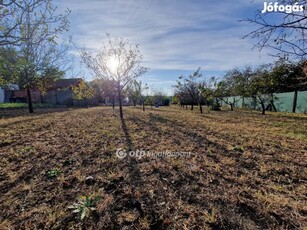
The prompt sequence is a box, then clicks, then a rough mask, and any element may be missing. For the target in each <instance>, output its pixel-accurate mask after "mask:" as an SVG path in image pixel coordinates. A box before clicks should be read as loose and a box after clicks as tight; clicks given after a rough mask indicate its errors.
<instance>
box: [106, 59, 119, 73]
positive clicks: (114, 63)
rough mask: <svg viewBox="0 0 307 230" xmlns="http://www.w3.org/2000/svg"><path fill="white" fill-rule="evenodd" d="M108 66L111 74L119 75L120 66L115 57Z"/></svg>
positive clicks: (109, 61)
mask: <svg viewBox="0 0 307 230" xmlns="http://www.w3.org/2000/svg"><path fill="white" fill-rule="evenodd" d="M107 65H108V68H109V69H110V71H111V73H113V74H117V72H118V66H119V61H118V58H116V57H114V56H112V57H110V58H109V60H108V63H107Z"/></svg>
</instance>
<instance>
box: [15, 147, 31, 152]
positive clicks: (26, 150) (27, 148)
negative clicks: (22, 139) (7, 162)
mask: <svg viewBox="0 0 307 230" xmlns="http://www.w3.org/2000/svg"><path fill="white" fill-rule="evenodd" d="M31 149H32V148H31V146H25V147H23V148H21V149H20V150H19V151H18V153H26V152H29V151H30V150H31Z"/></svg>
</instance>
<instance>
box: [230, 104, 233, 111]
mask: <svg viewBox="0 0 307 230" xmlns="http://www.w3.org/2000/svg"><path fill="white" fill-rule="evenodd" d="M230 110H231V111H233V104H232V103H230Z"/></svg>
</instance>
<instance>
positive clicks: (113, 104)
mask: <svg viewBox="0 0 307 230" xmlns="http://www.w3.org/2000/svg"><path fill="white" fill-rule="evenodd" d="M112 107H113V109H114V108H115V98H114V96H113V97H112Z"/></svg>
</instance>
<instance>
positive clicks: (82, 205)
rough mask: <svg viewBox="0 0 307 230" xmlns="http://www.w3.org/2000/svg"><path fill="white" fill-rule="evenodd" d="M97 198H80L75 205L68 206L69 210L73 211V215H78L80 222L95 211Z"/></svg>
mask: <svg viewBox="0 0 307 230" xmlns="http://www.w3.org/2000/svg"><path fill="white" fill-rule="evenodd" d="M99 199H100V197H99V196H88V195H86V196H81V197H80V198H79V199H78V201H77V202H76V203H74V204H73V205H70V206H68V208H69V209H73V211H72V212H73V213H78V214H79V216H80V220H83V219H84V218H88V217H90V215H91V213H92V212H93V211H95V210H96V204H97V201H98V200H99Z"/></svg>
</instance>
